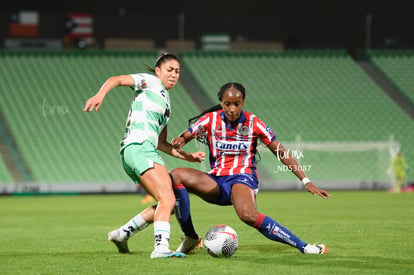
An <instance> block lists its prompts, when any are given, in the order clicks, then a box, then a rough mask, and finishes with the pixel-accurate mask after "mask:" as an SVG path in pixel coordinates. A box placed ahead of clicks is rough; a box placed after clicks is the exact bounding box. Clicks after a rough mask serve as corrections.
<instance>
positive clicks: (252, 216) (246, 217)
mask: <svg viewBox="0 0 414 275" xmlns="http://www.w3.org/2000/svg"><path fill="white" fill-rule="evenodd" d="M237 214H238V216H239V218H240V220H241V221H243V222H244V223H246V224H248V225H251V226H253V225H254V223H255V222H256V219H257V213H256V212H252V211H249V210H247V211H241V212H237Z"/></svg>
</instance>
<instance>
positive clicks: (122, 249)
mask: <svg viewBox="0 0 414 275" xmlns="http://www.w3.org/2000/svg"><path fill="white" fill-rule="evenodd" d="M108 241H110V242H112V243H114V244H115V246H116V247H117V248H118V251H119V253H129V248H128V238H125V239H124V240H121V238H120V237H119V230H118V229H116V230H113V231H111V232H109V233H108Z"/></svg>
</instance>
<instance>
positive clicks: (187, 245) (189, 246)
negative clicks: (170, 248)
mask: <svg viewBox="0 0 414 275" xmlns="http://www.w3.org/2000/svg"><path fill="white" fill-rule="evenodd" d="M182 240H183V241H182V242H181V244H180V246H179V247H178V248H177V250H176V251H178V252H181V253H184V254H189V253H190V252H192V251H197V250H199V249H200V248H202V247H203V239H202V238H198V239H193V238H191V237H189V236H185V237H184V238H182Z"/></svg>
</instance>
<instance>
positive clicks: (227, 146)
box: [216, 141, 249, 151]
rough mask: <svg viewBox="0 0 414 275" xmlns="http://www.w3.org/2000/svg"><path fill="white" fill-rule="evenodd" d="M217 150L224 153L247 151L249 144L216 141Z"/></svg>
mask: <svg viewBox="0 0 414 275" xmlns="http://www.w3.org/2000/svg"><path fill="white" fill-rule="evenodd" d="M216 148H217V149H218V150H222V151H234V150H237V151H247V150H248V149H249V144H248V143H245V142H237V141H216Z"/></svg>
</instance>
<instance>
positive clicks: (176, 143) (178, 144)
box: [171, 137, 185, 149]
mask: <svg viewBox="0 0 414 275" xmlns="http://www.w3.org/2000/svg"><path fill="white" fill-rule="evenodd" d="M171 145H172V147H174V148H175V149H181V148H182V147H183V146H184V145H185V140H184V138H183V137H176V138H174V139H173V140H172V141H171Z"/></svg>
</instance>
